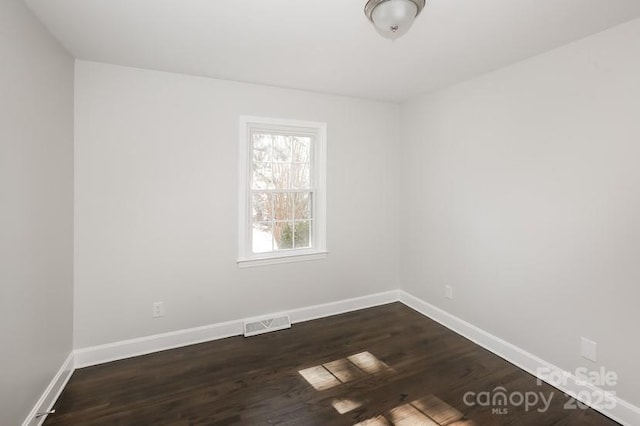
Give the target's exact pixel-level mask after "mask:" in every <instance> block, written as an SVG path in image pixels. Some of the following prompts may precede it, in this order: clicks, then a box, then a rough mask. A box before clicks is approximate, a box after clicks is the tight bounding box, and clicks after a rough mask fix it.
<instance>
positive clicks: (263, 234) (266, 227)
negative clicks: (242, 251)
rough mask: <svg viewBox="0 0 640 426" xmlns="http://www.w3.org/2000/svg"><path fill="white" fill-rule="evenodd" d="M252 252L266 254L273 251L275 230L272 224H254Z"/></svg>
mask: <svg viewBox="0 0 640 426" xmlns="http://www.w3.org/2000/svg"><path fill="white" fill-rule="evenodd" d="M251 240H252V250H253V252H254V253H265V252H269V251H272V250H273V228H272V224H271V223H270V222H257V223H254V224H253V235H252V238H251Z"/></svg>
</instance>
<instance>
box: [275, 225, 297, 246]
mask: <svg viewBox="0 0 640 426" xmlns="http://www.w3.org/2000/svg"><path fill="white" fill-rule="evenodd" d="M275 227H276V232H275V239H276V243H277V246H278V250H284V249H290V248H293V223H292V222H276V224H275Z"/></svg>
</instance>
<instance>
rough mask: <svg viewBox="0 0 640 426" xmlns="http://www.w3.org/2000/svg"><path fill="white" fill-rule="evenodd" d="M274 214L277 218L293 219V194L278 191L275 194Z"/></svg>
mask: <svg viewBox="0 0 640 426" xmlns="http://www.w3.org/2000/svg"><path fill="white" fill-rule="evenodd" d="M273 201H274V203H273V206H274V208H273V216H274V218H275V219H276V220H290V219H293V203H292V201H293V197H292V194H289V193H282V192H276V193H274V194H273Z"/></svg>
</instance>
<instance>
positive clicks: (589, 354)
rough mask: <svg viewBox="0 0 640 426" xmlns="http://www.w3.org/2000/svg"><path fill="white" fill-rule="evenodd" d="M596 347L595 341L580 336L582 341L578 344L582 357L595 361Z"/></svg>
mask: <svg viewBox="0 0 640 426" xmlns="http://www.w3.org/2000/svg"><path fill="white" fill-rule="evenodd" d="M596 349H597V343H596V342H594V341H593V340H589V339H585V338H584V337H583V338H582V341H581V344H580V354H581V355H582V357H583V358H586V359H588V360H589V361H593V362H596V358H597V357H596V355H597V354H596Z"/></svg>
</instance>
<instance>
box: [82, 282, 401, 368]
mask: <svg viewBox="0 0 640 426" xmlns="http://www.w3.org/2000/svg"><path fill="white" fill-rule="evenodd" d="M397 301H398V292H397V291H395V290H394V291H387V292H384V293H377V294H372V295H368V296H362V297H356V298H353V299H345V300H339V301H336V302H330V303H324V304H321V305H314V306H308V307H305V308H299V309H294V310H291V311H285V312H278V313H272V314H269V315H270V316H271V315H273V316H277V315H279V314H289V315H290V317H291V322H292V323H294V324H295V323H299V322H303V321H310V320H312V319H317V318H324V317H328V316H331V315H337V314H341V313H345V312H351V311H356V310H359V309H365V308H370V307H373V306H378V305H384V304H386V303H392V302H397ZM250 320H251V318H243V319H238V320H234V321H228V322H223V323H218V324H211V325H205V326H202V327H195V328H188V329H184V330H178V331H172V332H169V333H162V334H155V335H152V336H145V337H140V338H137V339H131V340H123V341H120V342H114V343H108V344H105V345H98V346H91V347H88V348H82V349H76V351H75V365H76V368H82V367H89V366H91V365H96V364H103V363H105V362H110V361H116V360H119V359H125V358H131V357H134V356H139V355H145V354H149V353H153V352H159V351H164V350H167V349H173V348H179V347H182V346H188V345H194V344H197V343H203V342H208V341H211V340H217V339H223V338H225V337H231V336H240V335H242V334H243V328H242V324H243V322H244V321H250Z"/></svg>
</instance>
